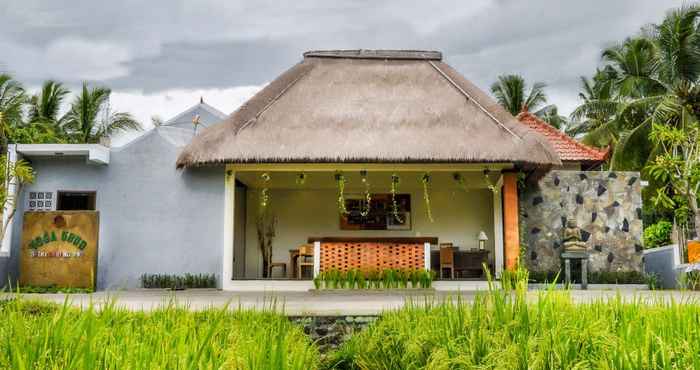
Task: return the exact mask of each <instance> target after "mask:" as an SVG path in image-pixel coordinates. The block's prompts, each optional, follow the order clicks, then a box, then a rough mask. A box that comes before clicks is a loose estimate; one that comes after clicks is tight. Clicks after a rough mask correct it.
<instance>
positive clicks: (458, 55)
mask: <svg viewBox="0 0 700 370" xmlns="http://www.w3.org/2000/svg"><path fill="white" fill-rule="evenodd" d="M681 4H682V1H671V0H668V1H659V0H618V1H602V0H596V1H555V0H530V1H519V0H511V1H487V0H475V1H456V0H452V1H440V2H432V3H431V2H426V1H420V2H418V1H417V2H413V3H410V2H403V1H401V2H400V1H388V0H387V1H370V0H365V1H352V2H351V1H347V2H336V1H333V2H331V1H322V0H317V1H307V0H299V1H294V2H282V3H280V2H277V1H248V2H241V1H238V2H237V1H228V2H223V1H197V2H193V1H185V0H179V1H174V0H151V1H134V0H129V1H121V2H96V1H51V0H45V1H39V0H24V1H21V2H17V1H11V0H0V68H4V69H6V70H9V71H10V72H12V73H14V74H15V75H16V76H17V78H19V79H20V80H22V81H23V82H25V83H26V84H28V85H38V84H39V83H41V81H42V80H44V79H47V78H56V79H59V80H62V81H65V82H67V83H69V84H70V85H78V84H79V83H80V82H81V81H82V80H89V81H94V82H100V83H105V84H108V85H109V86H112V87H113V88H115V89H121V90H141V91H145V92H149V93H157V92H159V91H165V90H169V89H207V88H230V87H235V86H242V85H260V84H263V83H265V82H268V81H270V80H272V79H274V78H275V77H276V76H277V75H278V74H279V73H281V72H282V71H283V70H284V69H286V68H288V67H289V66H291V65H292V64H294V63H296V62H298V61H299V60H300V59H301V53H302V52H303V51H305V50H308V49H323V48H423V49H437V50H442V51H443V52H444V54H445V58H446V60H447V62H448V63H450V64H452V65H453V66H454V67H455V68H456V69H457V70H459V71H461V72H462V73H463V74H464V75H465V76H467V77H468V78H470V79H472V80H473V81H474V82H475V83H477V85H479V86H481V87H482V88H484V89H487V88H488V86H489V85H490V83H491V82H492V81H493V80H495V78H496V76H498V75H499V74H504V73H521V74H523V75H524V76H525V77H526V78H527V79H528V80H529V81H535V80H537V81H544V82H546V83H547V84H548V85H549V89H548V93H549V96H550V100H551V101H552V102H554V103H557V104H559V105H560V106H561V107H562V108H563V110H564V111H566V112H568V111H569V110H571V109H572V108H573V106H574V105H575V104H576V93H577V91H578V76H580V75H588V74H590V73H591V72H592V71H593V70H594V69H595V67H596V65H597V63H598V62H599V55H600V51H601V49H602V48H603V47H604V46H606V45H609V44H611V43H614V42H619V41H621V40H623V39H624V38H625V37H627V36H630V35H632V34H634V33H635V32H637V30H638V29H639V28H640V27H641V26H643V25H645V24H647V23H650V22H656V21H658V20H660V19H661V18H662V17H663V14H664V11H665V10H666V9H669V8H672V7H677V6H680V5H681Z"/></svg>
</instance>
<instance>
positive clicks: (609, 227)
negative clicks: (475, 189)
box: [520, 170, 643, 271]
mask: <svg viewBox="0 0 700 370" xmlns="http://www.w3.org/2000/svg"><path fill="white" fill-rule="evenodd" d="M523 193H524V194H523V195H522V196H521V199H520V209H521V214H522V217H521V227H522V233H523V234H522V239H524V242H525V244H526V245H527V255H526V256H525V258H526V261H527V264H528V266H529V268H530V269H532V270H535V271H557V270H559V268H560V266H561V258H560V255H561V252H562V250H563V246H562V240H561V239H562V237H563V226H564V225H565V223H566V220H568V219H572V218H573V219H575V220H576V221H577V224H578V227H579V228H580V229H581V230H582V236H583V239H584V241H585V242H586V244H587V246H588V252H589V253H590V265H589V266H590V268H591V271H617V270H625V271H628V270H634V271H641V269H642V250H643V247H642V196H641V185H640V180H639V173H638V172H608V171H563V170H554V171H550V172H549V173H548V174H547V175H546V176H545V177H543V178H542V179H540V181H539V183H538V184H537V185H536V186H530V187H528V188H527V189H526V190H525V191H524V192H523Z"/></svg>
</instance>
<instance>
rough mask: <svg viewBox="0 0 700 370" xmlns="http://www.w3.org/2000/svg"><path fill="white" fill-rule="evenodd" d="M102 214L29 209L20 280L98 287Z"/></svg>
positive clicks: (21, 258) (25, 222)
mask: <svg viewBox="0 0 700 370" xmlns="http://www.w3.org/2000/svg"><path fill="white" fill-rule="evenodd" d="M99 225H100V223H99V213H98V212H95V211H56V212H25V213H24V223H23V226H22V245H21V249H20V276H19V283H20V285H24V286H51V285H53V286H57V287H62V288H63V287H70V288H89V289H94V288H95V276H96V273H97V241H98V232H99V228H100V227H99Z"/></svg>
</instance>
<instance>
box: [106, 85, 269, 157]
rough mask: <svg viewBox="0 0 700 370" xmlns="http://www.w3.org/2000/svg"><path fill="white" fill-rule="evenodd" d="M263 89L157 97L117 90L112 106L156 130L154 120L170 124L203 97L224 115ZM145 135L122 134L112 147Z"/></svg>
mask: <svg viewBox="0 0 700 370" xmlns="http://www.w3.org/2000/svg"><path fill="white" fill-rule="evenodd" d="M263 86H264V85H262V86H239V87H233V88H229V89H192V90H184V89H176V90H166V91H161V92H158V93H154V94H144V93H143V92H140V91H114V92H112V96H111V99H110V104H111V108H112V110H114V111H119V112H129V113H131V114H132V115H133V116H134V117H135V118H136V119H137V120H138V121H139V122H141V124H142V125H143V126H144V129H145V130H148V129H150V128H151V127H153V125H152V123H151V117H153V116H158V117H159V118H161V119H162V120H163V121H167V120H168V119H170V118H172V117H174V116H176V115H177V114H179V113H181V112H183V111H184V110H186V109H188V108H190V107H191V106H193V105H195V104H197V103H199V99H200V97H201V98H203V99H204V101H205V102H206V103H207V104H209V105H211V106H213V107H214V108H216V109H218V110H220V111H222V112H223V113H224V114H230V113H232V112H233V111H235V110H236V109H237V108H238V107H239V106H241V104H243V103H244V102H245V101H246V100H248V99H250V98H251V97H252V96H253V95H255V93H257V92H258V91H259V90H260V89H261V88H262V87H263ZM145 130H144V131H145ZM141 134H143V132H141V133H138V132H131V133H127V134H122V135H118V136H117V137H115V138H113V140H112V145H113V146H121V145H124V144H125V143H128V142H129V141H131V140H133V139H134V138H136V137H138V136H139V135H141Z"/></svg>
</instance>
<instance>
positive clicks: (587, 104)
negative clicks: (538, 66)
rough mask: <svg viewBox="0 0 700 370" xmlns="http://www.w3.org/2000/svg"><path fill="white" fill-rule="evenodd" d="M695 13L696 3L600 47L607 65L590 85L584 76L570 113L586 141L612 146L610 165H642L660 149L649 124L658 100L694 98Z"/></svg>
mask: <svg viewBox="0 0 700 370" xmlns="http://www.w3.org/2000/svg"><path fill="white" fill-rule="evenodd" d="M698 12H699V11H698V7H697V6H690V7H682V8H680V9H676V10H673V11H671V12H669V13H668V14H667V16H666V17H665V18H664V20H663V22H661V24H659V25H652V26H651V27H649V28H647V29H646V30H644V32H642V33H641V34H640V35H639V36H638V37H635V38H628V39H627V40H625V41H624V42H623V43H622V44H620V45H617V46H613V47H610V48H608V49H606V50H604V51H603V53H602V55H601V57H602V59H603V61H604V63H605V64H606V65H605V68H604V69H603V70H602V71H600V70H599V71H598V72H597V73H596V76H595V77H594V83H593V84H592V85H591V84H590V83H588V81H587V80H584V84H583V89H584V92H583V93H582V94H581V95H580V96H581V97H582V99H583V104H582V105H581V106H579V107H578V108H577V109H576V110H574V112H573V113H572V115H571V118H572V120H574V121H579V122H583V125H582V127H584V128H585V129H586V134H585V136H584V137H583V141H584V142H586V143H588V144H591V145H596V146H601V147H602V146H608V145H609V146H612V147H613V155H612V158H611V163H610V168H611V169H616V170H642V169H644V168H645V167H646V166H647V165H648V164H649V163H651V162H652V161H653V160H654V158H655V157H656V155H657V154H658V150H659V148H658V143H654V142H653V141H652V140H651V138H650V135H651V130H652V124H653V123H654V122H656V123H660V124H661V123H662V122H660V121H658V120H656V121H655V120H654V118H653V117H657V119H658V118H659V117H660V116H659V114H658V109H659V108H660V106H659V104H661V102H662V101H664V100H666V101H676V102H681V103H683V102H686V103H687V102H690V100H693V99H694V98H693V97H692V91H693V85H694V84H695V83H696V82H697V78H698V75H699V72H700V42H699V41H700V40H699V38H698V36H697V28H698V22H697V19H698ZM689 94H690V95H689ZM669 99H670V100H669ZM667 108H668V106H667V107H666V108H664V109H667ZM671 123H672V122H666V123H664V124H671Z"/></svg>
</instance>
